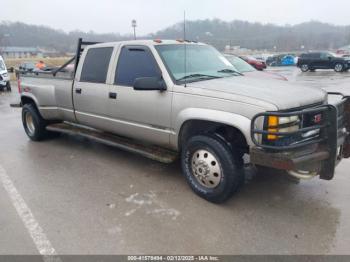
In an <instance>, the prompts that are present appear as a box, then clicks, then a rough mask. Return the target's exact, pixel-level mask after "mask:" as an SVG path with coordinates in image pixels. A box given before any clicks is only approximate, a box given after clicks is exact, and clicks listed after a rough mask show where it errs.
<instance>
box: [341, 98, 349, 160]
mask: <svg viewBox="0 0 350 262" xmlns="http://www.w3.org/2000/svg"><path fill="white" fill-rule="evenodd" d="M344 120H345V128H346V131H347V136H346V139H345V143H344V145H343V157H344V158H350V135H349V133H350V97H348V98H347V99H346V101H345V103H344Z"/></svg>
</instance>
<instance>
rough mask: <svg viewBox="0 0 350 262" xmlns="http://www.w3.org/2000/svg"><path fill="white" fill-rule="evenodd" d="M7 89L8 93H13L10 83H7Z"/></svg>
mask: <svg viewBox="0 0 350 262" xmlns="http://www.w3.org/2000/svg"><path fill="white" fill-rule="evenodd" d="M6 89H7V91H9V92H11V83H10V82H7V83H6Z"/></svg>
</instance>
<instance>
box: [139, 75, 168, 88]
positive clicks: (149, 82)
mask: <svg viewBox="0 0 350 262" xmlns="http://www.w3.org/2000/svg"><path fill="white" fill-rule="evenodd" d="M166 89H167V88H166V85H165V82H164V80H163V79H162V78H159V77H140V78H136V79H135V82H134V90H140V91H142V90H144V91H151V90H160V91H163V90H166Z"/></svg>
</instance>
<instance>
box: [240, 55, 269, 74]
mask: <svg viewBox="0 0 350 262" xmlns="http://www.w3.org/2000/svg"><path fill="white" fill-rule="evenodd" d="M240 58H242V59H243V60H244V61H246V62H247V63H248V64H250V65H251V66H253V67H254V68H255V69H257V70H259V71H262V70H264V69H266V68H267V66H266V63H265V62H264V61H261V60H258V59H256V58H255V57H252V56H240Z"/></svg>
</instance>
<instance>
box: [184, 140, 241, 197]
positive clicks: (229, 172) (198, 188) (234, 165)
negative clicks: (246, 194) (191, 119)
mask: <svg viewBox="0 0 350 262" xmlns="http://www.w3.org/2000/svg"><path fill="white" fill-rule="evenodd" d="M181 166H182V171H183V174H184V175H185V177H186V179H187V182H188V184H189V185H190V187H191V188H192V190H193V191H194V192H195V193H196V194H197V195H198V196H200V197H202V198H204V199H206V200H207V201H209V202H212V203H222V202H224V201H226V200H227V199H229V198H230V197H231V196H232V195H233V193H235V192H236V191H237V190H238V188H239V186H240V185H241V184H242V180H243V179H244V172H243V165H242V159H241V157H240V156H239V155H238V154H235V153H234V152H233V151H232V150H231V149H230V147H229V146H228V145H227V143H225V142H224V141H222V139H220V138H217V137H214V136H205V135H198V136H194V137H192V138H190V139H189V140H188V141H187V143H186V144H185V146H184V147H183V148H182V152H181Z"/></svg>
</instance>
